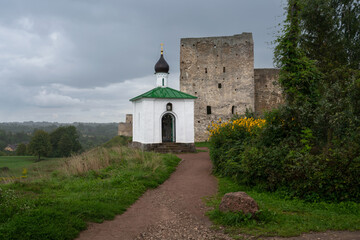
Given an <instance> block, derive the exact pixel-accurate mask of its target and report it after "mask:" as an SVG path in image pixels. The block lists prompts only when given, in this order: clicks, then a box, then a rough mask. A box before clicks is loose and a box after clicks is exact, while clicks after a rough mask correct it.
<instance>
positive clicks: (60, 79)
mask: <svg viewBox="0 0 360 240" xmlns="http://www.w3.org/2000/svg"><path fill="white" fill-rule="evenodd" d="M282 6H283V1H282V0H246V1H239V0H224V1H209V0H198V1H194V0H184V1H169V0H166V1H165V0H155V1H147V0H142V1H130V0H126V1H118V0H107V1H96V0H77V1H73V0H64V1H48V0H32V1H27V0H12V1H6V0H0V87H1V88H0V101H1V103H0V121H14V120H19V121H20V120H40V121H42V120H48V121H50V120H51V119H53V120H55V118H56V119H57V121H79V120H81V119H82V120H83V121H119V120H121V119H119V117H120V118H123V116H124V114H125V113H126V112H129V111H131V104H130V103H129V101H128V99H129V98H131V97H133V96H135V95H137V94H140V93H142V92H145V91H147V90H149V89H150V88H152V87H153V86H154V81H155V79H154V76H153V75H152V74H153V71H154V69H153V66H154V64H155V62H156V61H157V60H158V57H159V52H160V43H161V42H163V43H164V44H165V58H166V60H167V61H168V63H169V65H170V73H171V74H170V77H171V79H172V82H173V83H174V86H175V87H178V76H179V58H180V55H179V54H180V53H179V49H180V48H179V43H180V38H183V37H203V36H221V35H233V34H237V33H241V32H253V36H254V42H255V67H272V66H273V64H272V49H271V46H270V45H268V43H269V42H271V41H273V39H274V33H275V32H276V30H278V29H277V28H276V25H277V24H278V23H280V22H281V21H282V19H283V17H282V12H283V10H282ZM84 110H87V111H84ZM53 112H56V113H57V115H56V114H55V115H54V114H53ZM79 113H81V114H79ZM98 113H102V116H99V114H98Z"/></svg>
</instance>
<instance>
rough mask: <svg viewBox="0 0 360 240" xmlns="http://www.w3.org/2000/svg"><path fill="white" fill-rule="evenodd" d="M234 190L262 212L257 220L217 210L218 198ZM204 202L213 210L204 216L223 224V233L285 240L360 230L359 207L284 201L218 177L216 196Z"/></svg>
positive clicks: (270, 194) (349, 204) (356, 205)
mask: <svg viewBox="0 0 360 240" xmlns="http://www.w3.org/2000/svg"><path fill="white" fill-rule="evenodd" d="M237 191H245V192H246V193H247V194H249V195H250V196H251V197H252V198H254V199H255V201H256V202H257V203H258V204H259V207H260V209H261V210H262V211H263V212H262V213H261V214H260V216H259V220H258V221H255V220H251V219H247V220H245V221H244V220H242V221H239V218H237V217H236V215H235V214H231V213H226V214H224V213H221V212H220V211H219V210H218V206H219V204H220V201H221V197H222V196H223V195H224V194H225V193H227V192H237ZM208 203H209V205H211V206H213V207H214V208H215V209H214V210H212V211H210V212H209V213H208V214H209V216H210V218H211V219H212V221H213V222H215V223H216V224H218V225H225V226H226V228H227V231H229V232H230V233H232V234H234V235H237V234H238V233H243V234H244V233H245V234H249V235H253V236H284V237H287V236H296V235H300V234H301V233H303V232H310V231H315V232H318V231H326V230H360V204H356V203H353V202H344V203H323V202H320V203H306V202H304V201H301V200H297V199H295V200H294V199H292V200H290V199H284V198H281V197H280V196H278V195H277V194H275V193H268V192H258V191H256V190H254V189H251V188H246V187H242V186H239V185H237V184H235V183H234V182H233V181H232V180H230V179H227V178H219V194H218V195H217V196H216V197H214V198H213V199H212V200H211V201H209V202H208Z"/></svg>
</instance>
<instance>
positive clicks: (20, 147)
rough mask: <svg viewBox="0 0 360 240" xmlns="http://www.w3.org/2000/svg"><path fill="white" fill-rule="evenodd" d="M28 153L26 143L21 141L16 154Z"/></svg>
mask: <svg viewBox="0 0 360 240" xmlns="http://www.w3.org/2000/svg"><path fill="white" fill-rule="evenodd" d="M26 154H27V152H26V145H25V144H24V143H20V144H19V145H18V147H17V149H16V155H18V156H25V155H26Z"/></svg>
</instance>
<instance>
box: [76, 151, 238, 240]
mask: <svg viewBox="0 0 360 240" xmlns="http://www.w3.org/2000/svg"><path fill="white" fill-rule="evenodd" d="M177 156H178V157H179V158H181V159H182V161H181V163H180V164H179V166H178V167H177V169H176V171H175V172H174V173H173V174H172V175H171V176H170V178H169V179H168V180H166V181H165V182H164V183H163V184H162V185H160V186H159V187H158V188H156V189H153V190H148V191H147V192H146V193H145V194H144V195H143V196H141V197H140V198H139V199H138V200H137V201H136V202H135V203H134V204H133V205H132V206H131V207H130V208H129V209H128V210H127V211H126V212H125V213H123V214H122V215H118V216H116V217H115V219H114V220H111V221H105V222H103V223H100V224H98V223H90V224H89V227H88V229H87V230H85V231H83V232H81V233H80V236H79V238H78V240H89V239H91V240H100V239H101V240H104V239H106V240H113V239H114V240H115V239H117V240H118V239H121V240H127V239H169V240H170V239H232V238H230V237H228V236H227V235H224V234H222V233H220V232H216V231H214V230H211V229H210V226H211V222H210V220H209V219H208V218H207V217H206V216H205V212H206V211H207V208H206V207H205V204H204V202H203V198H204V197H206V196H211V195H214V194H216V192H217V180H216V178H215V177H214V176H212V175H211V161H210V157H209V153H208V152H199V153H187V154H179V155H177Z"/></svg>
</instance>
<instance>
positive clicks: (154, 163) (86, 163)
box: [62, 146, 162, 175]
mask: <svg viewBox="0 0 360 240" xmlns="http://www.w3.org/2000/svg"><path fill="white" fill-rule="evenodd" d="M116 163H126V164H127V165H128V166H129V167H135V165H138V166H141V167H142V168H145V169H150V170H151V171H156V169H158V168H159V167H161V165H162V157H161V156H160V155H159V154H155V153H148V152H143V151H140V150H137V149H131V148H127V147H123V146H118V147H112V148H110V149H109V148H104V147H98V148H94V149H92V150H90V151H87V152H84V153H82V154H79V155H74V156H72V157H69V158H68V159H66V161H65V163H64V166H63V168H62V172H64V173H65V174H66V175H82V174H84V173H86V172H88V171H91V170H93V171H97V170H100V169H103V168H106V167H108V166H110V165H111V164H116Z"/></svg>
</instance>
